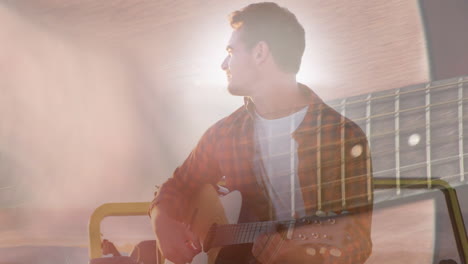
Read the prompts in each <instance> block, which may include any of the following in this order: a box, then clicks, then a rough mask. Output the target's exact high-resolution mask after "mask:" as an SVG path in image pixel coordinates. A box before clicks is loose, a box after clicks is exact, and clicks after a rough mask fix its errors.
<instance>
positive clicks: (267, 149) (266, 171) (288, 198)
mask: <svg viewBox="0 0 468 264" xmlns="http://www.w3.org/2000/svg"><path fill="white" fill-rule="evenodd" d="M307 109H308V107H304V108H303V109H301V110H299V111H298V112H296V113H294V114H292V115H289V116H286V117H282V118H278V119H271V120H268V119H265V118H263V117H261V116H260V115H258V114H256V118H255V132H254V136H255V146H256V152H255V160H256V161H261V162H255V164H256V173H257V174H258V176H260V177H261V178H262V179H263V180H264V182H265V186H266V188H267V190H268V194H269V196H270V199H271V201H272V204H273V206H274V208H275V213H276V218H277V219H281V220H284V219H290V218H291V216H292V215H293V214H295V215H296V216H298V217H302V216H305V211H304V200H303V199H302V193H301V191H300V185H299V177H298V174H297V166H298V155H297V142H296V140H294V138H293V137H292V134H293V133H294V131H295V130H296V129H297V128H298V127H299V125H300V124H301V122H302V121H303V120H304V116H305V114H306V113H307Z"/></svg>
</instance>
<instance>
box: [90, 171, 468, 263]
mask: <svg viewBox="0 0 468 264" xmlns="http://www.w3.org/2000/svg"><path fill="white" fill-rule="evenodd" d="M373 185H374V188H375V189H393V188H404V189H424V188H425V189H427V188H429V189H440V190H441V191H442V192H443V193H444V196H445V201H446V203H447V207H448V210H449V214H450V220H451V222H452V228H453V230H454V235H455V239H456V241H457V247H458V251H459V252H460V258H461V259H462V262H463V263H464V262H465V260H468V240H467V237H466V230H465V224H464V222H463V216H462V214H461V210H460V205H459V203H458V198H457V194H456V191H455V189H454V188H452V186H450V184H448V182H446V181H444V180H440V179H432V180H426V179H399V180H398V181H396V180H395V179H391V178H388V179H374V180H373ZM149 206H150V203H149V202H140V203H106V204H103V205H101V206H99V207H98V208H96V210H95V211H94V212H93V214H92V215H91V218H90V220H89V257H90V259H93V258H99V257H101V256H102V253H101V221H102V220H103V219H104V217H106V216H137V215H147V213H148V208H149Z"/></svg>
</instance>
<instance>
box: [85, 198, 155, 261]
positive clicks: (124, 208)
mask: <svg viewBox="0 0 468 264" xmlns="http://www.w3.org/2000/svg"><path fill="white" fill-rule="evenodd" d="M149 206H150V203H149V202H141V203H106V204H103V205H101V206H99V207H98V208H96V210H94V212H93V214H92V215H91V218H90V219H89V226H88V227H89V229H88V232H89V258H90V259H94V258H99V257H102V251H101V221H102V220H103V219H104V217H106V216H136V215H147V214H148V208H149Z"/></svg>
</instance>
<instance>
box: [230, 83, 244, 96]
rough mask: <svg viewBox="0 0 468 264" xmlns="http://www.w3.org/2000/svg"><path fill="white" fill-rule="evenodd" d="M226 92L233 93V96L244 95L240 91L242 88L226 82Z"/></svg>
mask: <svg viewBox="0 0 468 264" xmlns="http://www.w3.org/2000/svg"><path fill="white" fill-rule="evenodd" d="M227 89H228V92H229V93H230V94H231V95H234V96H245V95H244V94H243V93H242V89H240V87H237V86H235V85H232V84H228V87H227Z"/></svg>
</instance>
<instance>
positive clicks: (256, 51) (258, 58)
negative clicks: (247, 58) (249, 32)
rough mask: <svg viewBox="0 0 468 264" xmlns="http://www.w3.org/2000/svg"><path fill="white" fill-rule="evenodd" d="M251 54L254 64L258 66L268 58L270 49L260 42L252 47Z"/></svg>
mask: <svg viewBox="0 0 468 264" xmlns="http://www.w3.org/2000/svg"><path fill="white" fill-rule="evenodd" d="M252 52H253V53H252V55H253V58H254V60H255V62H256V64H257V65H260V64H263V63H264V62H265V61H266V60H267V58H268V57H269V56H270V47H268V44H267V43H266V42H265V41H260V42H258V43H257V44H256V45H255V46H254V48H253V50H252Z"/></svg>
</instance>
